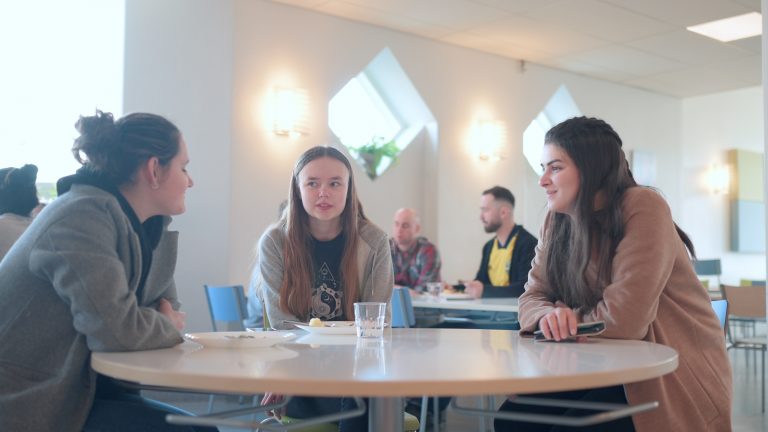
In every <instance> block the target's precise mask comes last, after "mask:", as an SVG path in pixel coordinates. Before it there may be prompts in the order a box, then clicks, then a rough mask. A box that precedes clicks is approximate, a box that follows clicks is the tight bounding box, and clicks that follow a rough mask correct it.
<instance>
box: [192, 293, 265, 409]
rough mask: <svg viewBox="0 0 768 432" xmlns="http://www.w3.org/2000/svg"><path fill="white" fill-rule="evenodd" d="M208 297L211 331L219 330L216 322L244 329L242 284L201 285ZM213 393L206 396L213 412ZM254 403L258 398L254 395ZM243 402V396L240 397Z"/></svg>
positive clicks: (209, 407) (244, 302)
mask: <svg viewBox="0 0 768 432" xmlns="http://www.w3.org/2000/svg"><path fill="white" fill-rule="evenodd" d="M203 286H204V287H205V297H206V298H207V299H208V312H210V314H211V325H212V326H213V331H219V326H218V323H222V324H225V325H226V328H225V330H234V331H242V330H245V326H244V325H243V320H244V319H245V317H246V316H247V312H246V299H245V291H244V290H243V286H242V285H203ZM214 397H215V395H213V394H211V395H210V396H209V397H208V413H211V412H213V402H214ZM253 402H254V405H255V404H256V403H257V402H258V398H256V397H254V401H253ZM240 403H241V404H242V403H243V397H242V396H241V397H240Z"/></svg>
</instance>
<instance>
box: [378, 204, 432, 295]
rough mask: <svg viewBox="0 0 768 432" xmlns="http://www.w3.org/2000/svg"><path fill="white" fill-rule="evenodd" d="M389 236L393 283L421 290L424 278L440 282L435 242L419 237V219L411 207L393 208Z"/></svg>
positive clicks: (423, 288) (425, 280)
mask: <svg viewBox="0 0 768 432" xmlns="http://www.w3.org/2000/svg"><path fill="white" fill-rule="evenodd" d="M392 228H393V229H392V238H391V239H390V240H389V245H390V249H391V250H392V267H393V268H394V270H395V286H396V287H398V286H402V287H408V288H411V289H413V290H415V291H419V292H421V291H424V290H425V285H426V283H427V282H440V254H439V253H438V252H437V248H436V247H435V245H433V244H432V243H430V242H429V240H427V239H426V238H424V237H419V233H420V232H421V223H420V221H419V215H418V213H416V211H415V210H414V209H410V208H402V209H400V210H398V211H396V212H395V220H394V223H393V226H392Z"/></svg>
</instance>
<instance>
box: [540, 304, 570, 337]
mask: <svg viewBox="0 0 768 432" xmlns="http://www.w3.org/2000/svg"><path fill="white" fill-rule="evenodd" d="M578 324H579V317H578V316H577V315H576V312H574V310H573V309H571V308H569V307H567V306H565V304H564V303H562V302H557V303H555V309H554V310H553V311H551V312H549V313H547V314H546V315H544V316H543V317H542V318H541V319H540V320H539V330H541V332H542V333H543V334H544V337H545V338H547V339H554V340H556V341H560V340H563V339H567V338H569V337H573V336H576V326H577V325H578Z"/></svg>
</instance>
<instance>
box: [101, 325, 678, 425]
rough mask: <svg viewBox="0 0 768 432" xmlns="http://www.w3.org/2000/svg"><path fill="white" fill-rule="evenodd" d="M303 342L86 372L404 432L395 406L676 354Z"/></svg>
mask: <svg viewBox="0 0 768 432" xmlns="http://www.w3.org/2000/svg"><path fill="white" fill-rule="evenodd" d="M298 333H300V334H301V335H303V336H301V337H300V338H298V339H297V340H296V341H295V343H289V344H284V345H282V346H276V347H270V348H256V349H239V350H232V349H211V348H203V347H201V346H199V345H197V344H194V343H191V342H185V343H184V344H181V345H179V346H176V347H174V348H169V349H163V350H155V351H140V352H126V353H93V355H92V357H91V365H92V367H93V369H94V370H96V371H97V372H99V373H102V374H104V375H108V376H111V377H114V378H118V379H122V380H127V381H132V382H136V383H139V384H146V385H155V386H164V387H172V388H177V389H188V390H204V391H210V392H223V393H241V394H255V393H263V392H276V393H282V394H291V395H308V396H339V395H341V396H365V397H370V398H371V399H370V407H369V409H370V416H371V417H370V418H371V422H372V423H373V424H375V425H376V429H375V430H377V431H385V432H388V431H398V432H399V431H402V420H403V417H402V397H404V396H421V395H425V394H426V395H430V396H454V395H455V396H464V395H487V394H506V393H538V392H551V391H560V390H577V389H584V388H593V387H603V386H610V385H617V384H625V383H629V382H636V381H642V380H646V379H651V378H655V377H658V376H661V375H664V374H666V373H669V372H672V371H673V370H675V368H676V367H677V353H676V352H675V351H674V350H673V349H671V348H669V347H666V346H662V345H658V344H653V343H647V342H642V341H622V340H609V339H593V340H590V341H589V342H586V343H567V344H559V343H546V342H545V343H542V342H534V341H533V340H532V339H529V338H521V337H519V336H518V333H517V332H513V331H501V330H459V329H394V330H387V331H386V332H385V336H384V338H383V339H381V340H371V339H358V338H356V337H355V336H319V335H305V334H304V333H303V332H301V331H299V332H298Z"/></svg>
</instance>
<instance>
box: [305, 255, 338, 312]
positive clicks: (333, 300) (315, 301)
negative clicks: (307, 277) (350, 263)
mask: <svg viewBox="0 0 768 432" xmlns="http://www.w3.org/2000/svg"><path fill="white" fill-rule="evenodd" d="M338 289H339V284H338V283H337V282H336V279H335V278H334V277H333V272H331V270H330V268H329V267H328V264H327V263H325V262H323V263H322V264H321V265H320V268H318V270H317V274H315V287H314V289H313V290H312V315H313V317H315V318H320V319H322V320H330V319H333V318H336V317H338V316H340V315H342V313H343V312H342V305H341V291H339V290H338Z"/></svg>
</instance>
